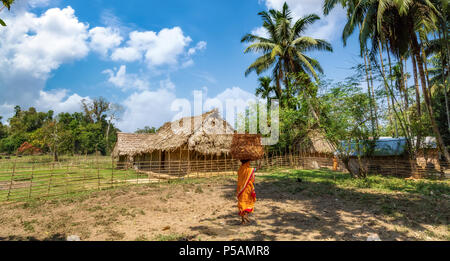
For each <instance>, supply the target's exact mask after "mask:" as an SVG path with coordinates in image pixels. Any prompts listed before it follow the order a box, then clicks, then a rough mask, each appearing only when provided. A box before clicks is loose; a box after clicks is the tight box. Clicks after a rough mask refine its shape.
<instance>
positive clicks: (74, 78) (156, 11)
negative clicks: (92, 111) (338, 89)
mask: <svg viewBox="0 0 450 261" xmlns="http://www.w3.org/2000/svg"><path fill="white" fill-rule="evenodd" d="M287 2H288V4H290V6H291V9H292V10H293V14H294V16H296V17H301V16H303V15H305V14H309V13H317V14H320V5H321V1H317V0H288V1H287ZM283 3H284V1H282V0H245V1H242V0H239V1H238V0H228V1H204V0H166V1H156V0H154V1H150V0H130V1H120V0H90V1H87V0H83V1H81V0H64V1H62V0H28V1H26V0H18V2H17V4H16V5H15V6H14V7H13V10H12V12H10V13H8V12H4V11H3V12H2V13H1V16H2V17H3V18H5V19H4V20H5V21H6V22H7V23H8V25H9V26H8V27H7V28H0V66H1V67H2V68H8V70H2V72H0V91H1V92H2V95H1V96H0V116H3V118H4V119H3V121H4V122H5V119H6V118H8V117H10V116H11V113H12V111H13V108H14V106H15V105H20V106H22V107H23V108H28V107H29V106H34V107H37V109H39V110H43V111H45V110H49V109H53V110H55V111H56V112H61V111H68V112H74V111H79V110H80V101H81V100H82V99H88V100H89V99H92V98H95V97H99V96H103V97H105V98H107V99H108V100H110V101H112V102H114V103H117V104H120V105H122V106H123V108H124V113H123V115H122V116H121V119H120V120H119V122H118V126H119V128H120V129H121V130H123V131H135V130H136V128H142V127H144V126H147V125H148V126H156V127H159V126H160V125H161V124H162V123H164V122H166V121H170V120H172V117H173V116H174V114H175V113H176V112H173V111H171V110H170V104H171V102H172V101H173V100H175V99H188V100H192V99H193V95H192V93H193V91H194V90H202V91H203V95H204V99H212V98H217V99H219V100H225V99H235V98H249V97H251V96H252V94H253V93H254V90H255V88H256V87H257V76H256V75H255V74H252V75H250V76H248V77H245V75H244V71H245V69H246V68H247V67H248V66H249V65H250V64H251V63H252V61H254V59H255V58H256V57H257V56H256V55H254V54H246V55H244V53H243V50H244V49H245V47H246V46H245V45H244V44H242V43H240V39H241V38H242V36H243V35H244V34H246V33H249V32H260V27H261V20H260V17H259V16H258V15H257V13H258V12H260V11H262V10H267V9H269V8H278V7H280V6H281V5H282V4H283ZM344 17H345V16H344V12H343V11H342V10H340V9H336V11H334V12H333V13H332V14H331V15H330V16H328V17H325V18H324V19H322V20H321V21H320V22H319V23H317V24H316V25H314V26H313V27H312V28H311V29H310V30H309V31H308V32H307V34H309V35H311V36H314V37H317V38H323V39H326V40H328V41H330V42H331V43H332V44H333V47H334V49H335V51H334V53H332V54H330V53H311V54H310V55H311V56H313V57H315V58H317V59H318V60H319V61H320V63H321V65H322V67H323V68H324V70H325V74H326V77H327V78H330V79H333V80H335V81H340V80H343V79H344V78H345V77H347V76H349V75H350V74H351V71H350V70H349V68H350V67H351V66H353V65H355V64H356V62H359V61H360V60H359V58H358V56H357V54H358V49H359V47H358V45H357V42H356V41H355V39H351V41H350V42H349V45H348V46H347V47H346V48H344V47H343V46H342V41H341V40H340V33H341V31H342V27H343V23H344V22H345V18H344Z"/></svg>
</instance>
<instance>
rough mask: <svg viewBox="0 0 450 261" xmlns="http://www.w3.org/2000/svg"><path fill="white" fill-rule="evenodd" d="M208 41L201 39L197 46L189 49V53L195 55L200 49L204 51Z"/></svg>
mask: <svg viewBox="0 0 450 261" xmlns="http://www.w3.org/2000/svg"><path fill="white" fill-rule="evenodd" d="M206 46H207V43H206V42H205V41H200V42H198V43H197V45H196V46H195V47H192V48H190V49H189V51H188V55H189V56H191V55H194V54H195V53H197V52H198V51H203V50H205V49H206Z"/></svg>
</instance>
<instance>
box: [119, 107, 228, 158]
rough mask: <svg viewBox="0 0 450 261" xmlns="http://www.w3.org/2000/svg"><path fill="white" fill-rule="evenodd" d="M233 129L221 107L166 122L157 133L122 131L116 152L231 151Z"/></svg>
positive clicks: (219, 152)
mask: <svg viewBox="0 0 450 261" xmlns="http://www.w3.org/2000/svg"><path fill="white" fill-rule="evenodd" d="M233 133H234V129H233V128H232V127H231V125H229V124H228V123H227V122H226V121H225V120H223V119H222V118H221V117H220V115H219V112H218V110H213V111H210V112H207V113H205V114H203V115H199V116H195V117H185V118H182V119H180V120H177V121H174V122H168V123H166V124H164V125H163V126H162V127H161V128H160V129H159V130H158V132H157V133H156V134H127V133H119V134H118V140H117V144H116V147H115V148H114V152H113V156H115V157H117V156H123V155H128V156H135V155H140V154H145V153H151V152H153V151H174V150H176V149H178V148H181V147H185V146H186V147H187V148H188V149H189V150H192V151H197V152H199V153H202V154H208V155H211V154H217V155H220V154H222V153H229V151H230V148H231V141H232V139H233Z"/></svg>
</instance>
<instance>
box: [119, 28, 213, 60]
mask: <svg viewBox="0 0 450 261" xmlns="http://www.w3.org/2000/svg"><path fill="white" fill-rule="evenodd" d="M129 37H130V39H129V40H128V41H127V44H126V46H124V47H121V48H117V49H115V50H114V52H113V54H112V55H111V59H112V60H113V61H125V62H134V61H140V60H144V61H145V62H146V63H147V64H148V65H149V66H150V67H153V66H161V65H177V64H178V62H179V58H180V56H181V55H182V54H183V53H185V48H186V47H187V46H189V44H190V43H191V42H192V39H191V38H190V37H189V36H185V35H184V33H183V31H182V30H181V28H180V27H174V28H171V29H168V28H165V29H162V30H161V31H160V32H158V33H156V32H153V31H146V32H138V31H133V32H131V33H130V36H129ZM201 43H202V44H200V46H197V47H198V48H204V47H206V42H201ZM194 50H197V49H195V48H194ZM193 52H194V53H195V51H193Z"/></svg>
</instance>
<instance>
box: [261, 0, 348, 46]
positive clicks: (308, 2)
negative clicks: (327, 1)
mask: <svg viewBox="0 0 450 261" xmlns="http://www.w3.org/2000/svg"><path fill="white" fill-rule="evenodd" d="M285 2H286V3H287V4H288V5H289V8H290V9H291V11H292V15H293V16H294V19H299V18H301V17H303V16H305V15H309V14H317V15H319V16H320V17H321V18H322V19H321V20H320V21H317V22H316V23H315V24H313V25H311V26H310V27H309V30H308V31H307V32H306V33H305V34H306V35H309V36H312V37H314V38H319V39H325V40H328V41H331V40H334V39H336V38H337V37H339V36H340V32H341V31H342V28H343V26H344V23H345V17H346V16H345V11H344V10H343V9H342V8H341V6H340V5H337V6H336V8H335V9H334V10H333V11H332V12H331V13H330V14H329V15H328V16H324V15H323V11H322V2H321V1H318V0H301V1H299V0H265V3H266V7H267V8H268V9H276V10H281V9H282V7H283V4H284V3H285ZM257 30H261V29H257Z"/></svg>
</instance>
